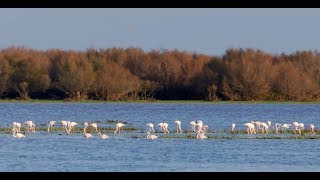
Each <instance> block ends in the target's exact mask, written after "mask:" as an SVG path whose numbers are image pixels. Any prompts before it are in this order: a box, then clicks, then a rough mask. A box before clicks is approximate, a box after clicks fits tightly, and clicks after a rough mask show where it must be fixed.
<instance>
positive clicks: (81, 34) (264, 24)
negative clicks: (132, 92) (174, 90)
mask: <svg viewBox="0 0 320 180" xmlns="http://www.w3.org/2000/svg"><path fill="white" fill-rule="evenodd" d="M319 22H320V9H309V8H308V9H302V8H301V9H300V8H298V9H281V8H274V9H273V8H257V9H252V8H248V9H246V8H230V9H228V8H227V9H225V8H199V9H197V8H185V9H184V8H177V9H175V8H149V9H148V8H141V9H140V8H123V9H121V8H120V9H119V8H93V9H90V8H77V9H76V8H71V9H68V8H42V9H39V8H35V9H33V8H16V9H15V8H0V49H4V48H7V47H10V46H25V47H28V48H33V49H39V50H46V49H53V48H59V49H64V50H70V49H72V50H86V49H87V48H96V49H100V48H112V47H120V48H129V47H136V48H141V49H143V50H144V51H150V50H153V49H157V50H159V49H167V50H173V49H178V50H181V51H189V52H196V53H203V54H207V55H223V54H224V53H225V51H226V50H227V49H230V48H254V49H260V50H263V51H265V52H268V53H271V54H280V53H292V52H295V51H297V50H312V51H313V50H319V48H320V23H319Z"/></svg>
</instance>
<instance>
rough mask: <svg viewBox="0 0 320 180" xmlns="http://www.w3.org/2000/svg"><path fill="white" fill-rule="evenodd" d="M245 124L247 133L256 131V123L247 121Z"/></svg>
mask: <svg viewBox="0 0 320 180" xmlns="http://www.w3.org/2000/svg"><path fill="white" fill-rule="evenodd" d="M244 125H245V126H247V133H248V134H252V133H253V132H254V125H253V124H252V123H245V124H244Z"/></svg>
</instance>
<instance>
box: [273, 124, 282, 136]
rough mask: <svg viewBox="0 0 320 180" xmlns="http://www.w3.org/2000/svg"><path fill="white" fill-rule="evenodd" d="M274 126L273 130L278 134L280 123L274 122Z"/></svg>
mask: <svg viewBox="0 0 320 180" xmlns="http://www.w3.org/2000/svg"><path fill="white" fill-rule="evenodd" d="M274 127H275V132H276V134H279V129H280V128H281V124H279V123H276V124H275V125H274Z"/></svg>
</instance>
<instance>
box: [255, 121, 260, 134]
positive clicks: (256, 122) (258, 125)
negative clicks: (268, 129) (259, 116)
mask: <svg viewBox="0 0 320 180" xmlns="http://www.w3.org/2000/svg"><path fill="white" fill-rule="evenodd" d="M254 124H255V125H257V127H258V128H257V132H259V129H261V127H260V126H261V122H259V121H255V122H254Z"/></svg>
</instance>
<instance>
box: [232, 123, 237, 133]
mask: <svg viewBox="0 0 320 180" xmlns="http://www.w3.org/2000/svg"><path fill="white" fill-rule="evenodd" d="M235 127H236V124H235V123H234V122H233V123H232V124H231V131H232V132H234V129H235Z"/></svg>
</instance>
